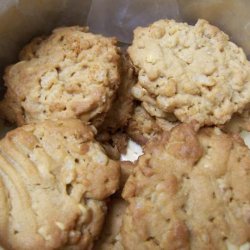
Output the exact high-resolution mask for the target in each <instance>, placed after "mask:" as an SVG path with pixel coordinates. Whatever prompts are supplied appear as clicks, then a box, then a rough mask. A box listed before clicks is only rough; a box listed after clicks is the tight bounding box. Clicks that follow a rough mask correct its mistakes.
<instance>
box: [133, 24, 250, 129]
mask: <svg viewBox="0 0 250 250" xmlns="http://www.w3.org/2000/svg"><path fill="white" fill-rule="evenodd" d="M128 53H129V55H130V58H131V60H132V62H133V64H134V66H135V68H136V69H137V71H138V78H139V79H138V84H137V85H136V86H135V87H134V88H133V95H134V97H135V98H137V99H139V100H141V101H142V102H143V106H144V108H145V109H146V110H147V111H148V112H149V113H150V114H151V115H153V116H157V117H162V118H165V117H166V116H167V115H168V113H173V114H174V115H175V116H176V117H177V118H178V119H179V120H180V121H182V122H190V121H192V120H196V121H197V122H198V123H199V124H200V126H203V125H214V124H223V123H225V122H226V121H227V120H229V119H230V118H231V116H232V114H233V113H234V112H237V111H242V109H243V108H244V106H245V105H246V104H247V103H248V102H249V101H250V64H249V62H248V61H247V59H246V56H245V54H244V52H243V51H242V49H241V48H239V47H237V46H236V45H235V44H234V43H232V42H230V41H229V38H228V36H227V35H226V34H225V33H223V32H222V31H220V30H219V29H218V28H217V27H214V26H212V25H210V24H209V23H208V22H207V21H205V20H199V21H198V22H197V23H196V24H195V25H194V26H191V25H188V24H186V23H177V22H175V21H173V20H160V21H157V22H155V23H153V24H152V25H151V26H149V27H147V28H137V29H136V30H135V31H134V41H133V44H132V46H131V47H129V49H128Z"/></svg>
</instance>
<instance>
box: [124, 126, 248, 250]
mask: <svg viewBox="0 0 250 250" xmlns="http://www.w3.org/2000/svg"><path fill="white" fill-rule="evenodd" d="M123 197H124V199H125V200H126V201H127V202H128V203H129V205H128V207H127V209H126V212H125V215H124V216H123V224H122V227H121V243H122V245H123V247H124V249H130V250H135V249H136V250H142V249H143V250H145V249H192V250H196V249H197V250H200V249H204V250H206V249H207V250H208V249H220V250H222V249H225V250H226V249H227V246H228V245H234V246H235V247H236V248H237V249H238V247H239V246H240V245H242V244H245V243H246V242H248V241H249V240H250V220H249V218H250V151H249V149H248V148H247V147H246V145H245V144H244V142H243V140H242V139H241V138H240V137H239V136H231V135H228V134H224V133H223V132H222V131H221V130H219V129H218V128H205V129H202V130H201V131H199V132H195V131H194V130H193V128H192V127H191V126H190V125H185V124H183V125H179V126H177V127H175V128H174V129H173V130H172V131H171V133H168V132H165V133H163V134H162V135H161V136H159V137H158V138H155V139H154V140H153V141H151V142H150V143H148V144H147V146H146V147H145V154H144V155H143V156H141V157H140V158H139V160H138V161H137V164H136V165H135V167H134V171H133V174H131V175H130V177H129V179H128V181H127V183H126V185H125V188H124V190H123Z"/></svg>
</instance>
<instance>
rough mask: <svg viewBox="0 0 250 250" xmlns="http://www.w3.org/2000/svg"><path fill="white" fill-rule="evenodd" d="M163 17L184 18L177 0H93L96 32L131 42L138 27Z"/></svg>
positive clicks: (92, 24)
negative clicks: (181, 15) (181, 16)
mask: <svg viewBox="0 0 250 250" xmlns="http://www.w3.org/2000/svg"><path fill="white" fill-rule="evenodd" d="M161 18H174V19H176V20H180V12H179V8H178V3H177V1H176V0H154V1H152V0H133V1H132V0H92V5H91V8H90V13H89V17H88V26H89V27H90V29H91V30H93V31H94V32H96V33H102V34H105V35H107V36H116V37H117V38H118V39H119V41H121V42H123V43H130V42H131V41H132V37H133V30H134V28H136V27H137V26H146V25H148V24H150V23H152V22H154V21H156V20H158V19H161Z"/></svg>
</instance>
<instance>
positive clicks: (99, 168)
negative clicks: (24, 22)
mask: <svg viewBox="0 0 250 250" xmlns="http://www.w3.org/2000/svg"><path fill="white" fill-rule="evenodd" d="M121 51H122V50H121V49H120V48H119V46H118V44H117V41H116V39H115V38H107V37H103V36H101V35H96V34H92V33H90V32H89V31H88V29H87V28H83V27H76V26H75V27H64V28H58V29H55V30H54V31H53V32H52V34H51V35H50V36H47V37H38V38H35V39H34V40H32V41H31V42H30V43H29V44H28V45H26V46H25V47H24V48H23V50H22V51H21V52H20V55H19V62H17V63H16V64H14V65H10V66H8V67H7V68H6V71H5V74H4V81H5V86H6V93H5V96H4V98H3V100H2V101H1V102H0V115H1V117H2V119H4V120H7V121H9V122H11V123H15V124H16V125H17V126H18V127H17V128H16V129H14V130H12V131H10V132H8V133H7V134H6V136H5V137H4V138H3V139H1V141H0V247H2V248H3V249H5V250H34V249H35V250H54V249H65V250H85V249H87V250H91V249H94V250H152V249H155V250H188V249H190V250H224V249H225V250H226V249H239V248H240V247H242V249H248V248H249V242H250V150H249V149H248V147H247V146H246V145H245V143H244V141H243V140H242V139H241V137H240V135H239V132H240V131H241V130H242V129H245V130H250V129H249V128H250V124H249V103H250V62H249V61H248V60H247V58H246V55H245V53H244V52H243V50H242V49H241V48H239V47H238V46H237V45H235V44H234V43H233V42H231V41H230V40H229V37H228V36H227V35H226V34H225V33H224V32H222V31H221V30H219V29H218V28H217V27H214V26H212V25H210V24H209V23H208V22H207V21H205V20H198V22H197V23H196V24H195V25H194V26H191V25H188V24H186V23H177V22H175V21H174V20H159V21H157V22H155V23H153V24H152V25H150V26H148V27H145V28H142V27H138V28H136V29H135V31H134V40H133V43H132V44H131V45H130V46H129V48H128V49H127V51H126V52H124V53H122V52H121ZM129 138H132V139H133V140H134V141H136V142H137V143H138V144H140V145H141V146H142V147H143V151H144V154H143V155H142V156H140V157H139V159H138V160H136V161H135V162H122V161H120V155H121V153H125V152H126V147H127V143H128V140H129ZM230 247H231V248H230ZM232 247H233V248H232ZM247 247H248V248H247Z"/></svg>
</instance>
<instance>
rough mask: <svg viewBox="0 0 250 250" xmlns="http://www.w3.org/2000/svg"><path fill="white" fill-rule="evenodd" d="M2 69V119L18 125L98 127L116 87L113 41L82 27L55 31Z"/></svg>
mask: <svg viewBox="0 0 250 250" xmlns="http://www.w3.org/2000/svg"><path fill="white" fill-rule="evenodd" d="M20 60H21V61H20V62H18V63H16V64H14V65H11V66H9V67H8V68H7V69H6V72H5V75H4V80H5V86H6V87H7V93H6V95H5V98H4V101H3V102H2V103H1V105H0V106H1V107H0V108H1V112H2V115H3V116H4V117H5V118H6V119H8V120H9V121H11V122H16V123H17V124H18V125H23V124H27V123H30V122H37V121H43V120H45V119H69V118H78V119H80V120H82V121H85V122H91V123H92V124H94V125H96V126H98V125H100V124H101V123H102V121H103V119H104V117H105V114H106V113H107V112H108V110H109V109H110V106H111V103H112V100H113V97H114V94H115V92H116V89H117V88H118V86H119V84H120V73H119V68H120V55H119V49H118V47H117V46H116V39H114V38H106V37H103V36H101V35H94V34H92V33H88V32H87V29H86V28H82V27H77V26H75V27H66V28H59V29H55V30H54V31H53V33H52V35H50V36H49V37H46V38H37V39H35V40H34V41H33V42H31V44H29V45H27V46H26V47H25V48H24V49H23V51H22V52H21V53H20Z"/></svg>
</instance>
